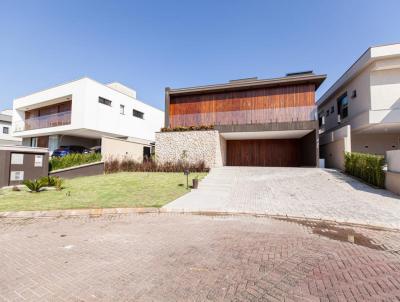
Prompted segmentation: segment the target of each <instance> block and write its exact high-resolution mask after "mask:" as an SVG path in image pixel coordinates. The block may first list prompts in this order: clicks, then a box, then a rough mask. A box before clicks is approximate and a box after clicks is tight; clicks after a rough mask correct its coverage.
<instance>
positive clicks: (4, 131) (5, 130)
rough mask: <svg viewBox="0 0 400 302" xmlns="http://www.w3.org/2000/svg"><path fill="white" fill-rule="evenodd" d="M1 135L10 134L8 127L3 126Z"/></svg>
mask: <svg viewBox="0 0 400 302" xmlns="http://www.w3.org/2000/svg"><path fill="white" fill-rule="evenodd" d="M3 134H10V127H7V126H4V127H3Z"/></svg>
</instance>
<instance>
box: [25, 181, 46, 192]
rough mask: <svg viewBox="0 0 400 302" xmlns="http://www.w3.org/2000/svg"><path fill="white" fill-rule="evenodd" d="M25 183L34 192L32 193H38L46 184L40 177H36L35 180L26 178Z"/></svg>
mask: <svg viewBox="0 0 400 302" xmlns="http://www.w3.org/2000/svg"><path fill="white" fill-rule="evenodd" d="M23 184H24V185H25V186H26V187H27V188H28V189H29V190H30V191H31V192H32V193H38V192H40V191H41V190H42V188H43V187H44V186H45V183H43V181H42V180H40V179H34V180H29V179H27V180H24V182H23Z"/></svg>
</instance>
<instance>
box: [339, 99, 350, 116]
mask: <svg viewBox="0 0 400 302" xmlns="http://www.w3.org/2000/svg"><path fill="white" fill-rule="evenodd" d="M337 106H338V115H339V116H340V118H341V119H344V118H346V117H347V116H348V115H349V99H348V98H347V93H345V94H343V95H342V96H340V97H339V98H338V99H337Z"/></svg>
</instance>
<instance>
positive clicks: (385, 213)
mask: <svg viewBox="0 0 400 302" xmlns="http://www.w3.org/2000/svg"><path fill="white" fill-rule="evenodd" d="M164 208H165V209H166V210H169V211H175V210H179V211H182V210H183V211H188V212H195V211H215V212H232V213H238V212H244V213H259V214H270V215H288V216H295V217H306V218H317V219H325V220H334V221H339V222H351V223H359V224H368V225H374V226H381V227H388V228H398V229H400V197H399V196H397V195H395V194H392V193H390V192H388V191H386V190H381V189H375V188H372V187H370V186H368V185H366V184H364V183H362V182H360V181H357V180H356V179H353V178H351V177H348V176H346V175H344V174H342V173H340V172H338V171H335V170H327V169H316V168H268V167H223V168H216V169H213V170H212V171H211V172H210V174H209V175H208V176H207V177H206V178H205V179H204V180H203V181H202V182H201V183H200V186H199V189H198V190H192V192H191V193H189V194H187V195H185V196H183V197H181V198H179V199H177V200H175V201H173V202H171V203H169V204H168V205H166V206H165V207H164Z"/></svg>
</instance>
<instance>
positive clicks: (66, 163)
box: [49, 153, 101, 171]
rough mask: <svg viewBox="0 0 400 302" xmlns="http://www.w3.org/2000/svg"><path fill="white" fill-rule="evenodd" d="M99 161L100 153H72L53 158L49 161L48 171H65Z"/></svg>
mask: <svg viewBox="0 0 400 302" xmlns="http://www.w3.org/2000/svg"><path fill="white" fill-rule="evenodd" d="M98 161H101V154H100V153H89V154H80V153H73V154H68V155H66V156H63V157H53V158H52V159H50V161H49V166H50V167H49V168H50V171H53V170H58V169H65V168H69V167H74V166H80V165H84V164H90V163H95V162H98Z"/></svg>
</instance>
